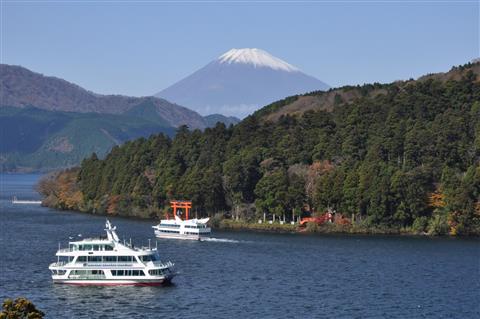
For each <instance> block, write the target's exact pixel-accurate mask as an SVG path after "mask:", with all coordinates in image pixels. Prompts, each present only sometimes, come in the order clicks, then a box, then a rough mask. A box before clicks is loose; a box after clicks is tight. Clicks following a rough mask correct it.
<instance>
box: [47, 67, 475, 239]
mask: <svg viewBox="0 0 480 319" xmlns="http://www.w3.org/2000/svg"><path fill="white" fill-rule="evenodd" d="M478 66H479V64H478V63H477V64H467V65H464V66H461V67H457V68H453V69H452V70H451V71H450V73H446V74H444V76H443V77H435V76H430V77H428V78H422V79H421V80H417V81H413V80H411V81H406V82H395V83H392V84H387V85H380V84H374V85H365V86H362V87H345V88H340V89H337V90H331V91H329V92H326V93H322V92H314V93H311V94H308V95H305V96H297V97H292V98H289V99H286V100H284V101H279V102H277V103H274V104H272V105H270V106H267V107H266V108H264V109H263V110H261V111H259V112H258V113H256V114H255V115H253V116H250V117H248V118H246V119H245V120H243V121H242V122H240V123H239V124H238V125H236V126H234V127H231V128H226V127H225V126H224V125H222V124H219V125H217V126H216V127H214V128H208V129H206V130H205V131H204V132H201V131H199V130H194V131H189V130H188V129H187V128H186V127H181V128H180V129H179V130H178V133H177V135H176V137H175V138H174V139H170V138H168V137H167V136H165V135H162V134H160V135H155V136H151V137H150V138H149V139H143V138H141V139H138V140H135V141H132V142H127V143H126V144H124V145H122V146H120V147H114V148H113V150H112V151H111V153H110V154H109V155H107V157H106V159H105V160H99V159H98V158H97V157H96V156H95V155H93V156H92V157H90V158H89V159H86V160H84V161H83V162H82V165H81V167H80V168H78V169H75V170H70V171H67V172H64V173H62V174H60V175H57V176H55V177H54V178H53V179H51V180H45V181H44V182H43V183H42V185H41V186H42V187H41V189H42V192H43V193H44V195H46V196H48V197H47V199H46V203H47V204H49V205H51V206H56V207H61V208H67V209H80V210H83V211H92V212H95V213H108V214H120V215H128V216H141V217H154V216H161V215H162V214H164V212H165V210H166V207H167V206H168V200H169V199H172V198H176V199H182V198H184V199H191V200H192V201H193V203H194V206H195V207H196V209H197V212H198V214H199V215H213V214H215V213H217V212H223V211H232V210H235V211H236V212H240V216H241V218H243V219H245V220H251V221H254V220H258V218H259V217H260V216H263V214H264V213H266V214H267V215H271V214H276V215H277V216H278V215H283V214H288V215H287V216H291V212H292V210H295V211H296V212H297V213H298V212H300V211H301V212H302V214H303V215H308V214H316V213H320V212H323V211H325V210H326V209H328V208H330V209H332V210H335V211H337V212H339V213H342V214H343V215H345V216H348V217H351V216H352V215H353V216H354V217H355V220H356V223H360V224H362V225H364V226H365V227H388V228H391V229H405V228H409V229H413V230H414V231H417V232H423V231H427V232H429V233H431V234H443V233H452V234H468V233H479V229H480V202H479V194H480V163H479V160H480V83H479V78H478V76H479V74H478ZM449 74H450V75H451V76H447V75H449ZM326 95H328V96H331V97H332V99H329V100H328V101H330V102H329V103H330V104H328V105H327V104H326V102H324V104H323V105H317V106H316V107H311V108H310V110H308V111H299V108H300V109H301V105H297V106H295V110H296V111H295V112H291V114H293V115H291V114H289V112H283V113H282V114H281V115H279V116H278V117H271V114H273V113H274V112H278V111H279V110H282V109H283V110H285V107H287V108H288V107H289V105H291V104H292V103H295V102H296V101H298V99H299V98H304V97H313V98H314V99H316V100H317V101H322V99H324V100H325V101H326V100H327V99H325V96H326ZM73 194H74V195H75V196H73ZM72 198H74V200H72Z"/></svg>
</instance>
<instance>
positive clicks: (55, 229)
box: [0, 175, 480, 319]
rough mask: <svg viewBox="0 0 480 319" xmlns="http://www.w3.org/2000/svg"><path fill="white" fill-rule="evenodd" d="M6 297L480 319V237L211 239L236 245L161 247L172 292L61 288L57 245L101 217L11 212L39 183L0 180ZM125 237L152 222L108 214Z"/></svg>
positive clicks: (180, 313)
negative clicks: (55, 270) (173, 268)
mask: <svg viewBox="0 0 480 319" xmlns="http://www.w3.org/2000/svg"><path fill="white" fill-rule="evenodd" d="M0 178H1V198H0V200H1V201H0V225H1V246H0V253H1V273H0V284H1V285H0V298H2V299H3V298H5V297H7V296H8V297H17V296H26V297H28V298H30V299H31V300H32V301H33V302H34V303H35V304H36V305H37V306H38V308H40V309H41V310H43V311H44V312H45V313H46V314H47V317H48V318H462V319H463V318H479V317H480V306H479V305H480V246H479V241H478V240H477V239H449V238H407V237H360V236H348V237H341V236H306V235H274V234H257V233H244V232H220V231H215V234H214V236H215V237H216V238H224V239H229V240H230V241H229V242H221V241H217V242H187V241H172V240H159V250H160V253H161V254H162V255H163V259H165V260H172V261H174V262H175V263H176V265H177V270H178V271H180V272H181V274H180V275H179V276H178V277H176V278H175V279H174V282H175V285H173V286H170V287H73V286H72V287H71V286H63V285H53V284H52V282H51V279H50V272H49V270H48V264H49V263H50V262H53V261H54V260H55V257H54V254H55V251H56V249H57V246H58V242H62V244H63V245H65V244H66V242H67V241H68V237H69V236H77V235H78V234H82V235H83V236H87V235H98V234H101V233H102V232H103V225H104V221H105V218H104V217H101V216H92V215H87V214H81V213H72V212H56V211H53V210H50V209H47V208H41V207H29V206H24V205H19V206H13V205H12V204H11V203H10V198H11V196H13V195H17V196H18V197H19V199H34V198H38V195H37V194H36V193H35V192H34V191H33V190H32V184H33V183H34V182H35V181H36V180H37V179H38V176H35V175H0ZM111 221H112V222H113V223H114V224H115V225H117V227H118V231H119V234H120V236H124V237H125V238H130V237H132V238H133V240H134V241H135V242H136V243H137V244H146V243H147V240H148V238H153V232H152V229H151V227H150V226H151V225H152V222H147V221H138V220H129V219H121V218H111Z"/></svg>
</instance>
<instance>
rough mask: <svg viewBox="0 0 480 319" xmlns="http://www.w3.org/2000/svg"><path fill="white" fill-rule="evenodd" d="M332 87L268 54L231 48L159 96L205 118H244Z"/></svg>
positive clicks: (254, 50) (261, 51) (256, 50)
mask: <svg viewBox="0 0 480 319" xmlns="http://www.w3.org/2000/svg"><path fill="white" fill-rule="evenodd" d="M328 88H329V86H328V85H327V84H325V83H324V82H322V81H320V80H318V79H316V78H314V77H312V76H310V75H307V74H305V73H303V72H302V71H301V70H300V69H298V68H297V67H295V66H293V65H291V64H288V63H287V62H285V61H283V60H281V59H279V58H277V57H274V56H273V55H271V54H269V53H268V52H266V51H263V50H260V49H231V50H230V51H228V52H226V53H224V54H223V55H221V56H220V57H218V58H217V59H215V60H214V61H212V62H210V63H209V64H207V65H206V66H204V67H203V68H201V69H200V70H198V71H196V72H194V73H193V74H191V75H189V76H187V77H186V78H184V79H182V80H180V81H179V82H177V83H175V84H173V85H172V86H170V87H168V88H166V89H164V90H163V91H161V92H159V93H157V94H156V96H157V97H161V98H164V99H167V100H169V101H172V102H175V103H177V104H180V105H184V106H186V107H188V108H190V109H193V110H195V111H196V112H198V113H200V114H202V115H209V114H215V113H217V114H223V115H227V116H236V117H240V118H243V117H245V116H247V115H248V114H251V113H253V112H254V111H255V110H257V109H259V108H260V107H262V106H265V105H267V104H269V103H272V102H274V101H276V100H279V99H282V98H284V97H287V96H290V95H295V94H301V93H305V92H309V91H316V90H327V89H328Z"/></svg>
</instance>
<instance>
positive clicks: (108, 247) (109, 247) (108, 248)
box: [105, 245, 113, 250]
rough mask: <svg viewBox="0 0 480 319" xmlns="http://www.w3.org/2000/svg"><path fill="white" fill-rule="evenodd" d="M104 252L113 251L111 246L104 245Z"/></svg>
mask: <svg viewBox="0 0 480 319" xmlns="http://www.w3.org/2000/svg"><path fill="white" fill-rule="evenodd" d="M105 250H113V246H110V245H105Z"/></svg>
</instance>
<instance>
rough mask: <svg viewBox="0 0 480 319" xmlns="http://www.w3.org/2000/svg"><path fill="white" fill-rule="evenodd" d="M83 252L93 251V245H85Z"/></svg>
mask: <svg viewBox="0 0 480 319" xmlns="http://www.w3.org/2000/svg"><path fill="white" fill-rule="evenodd" d="M83 250H92V245H83Z"/></svg>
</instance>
